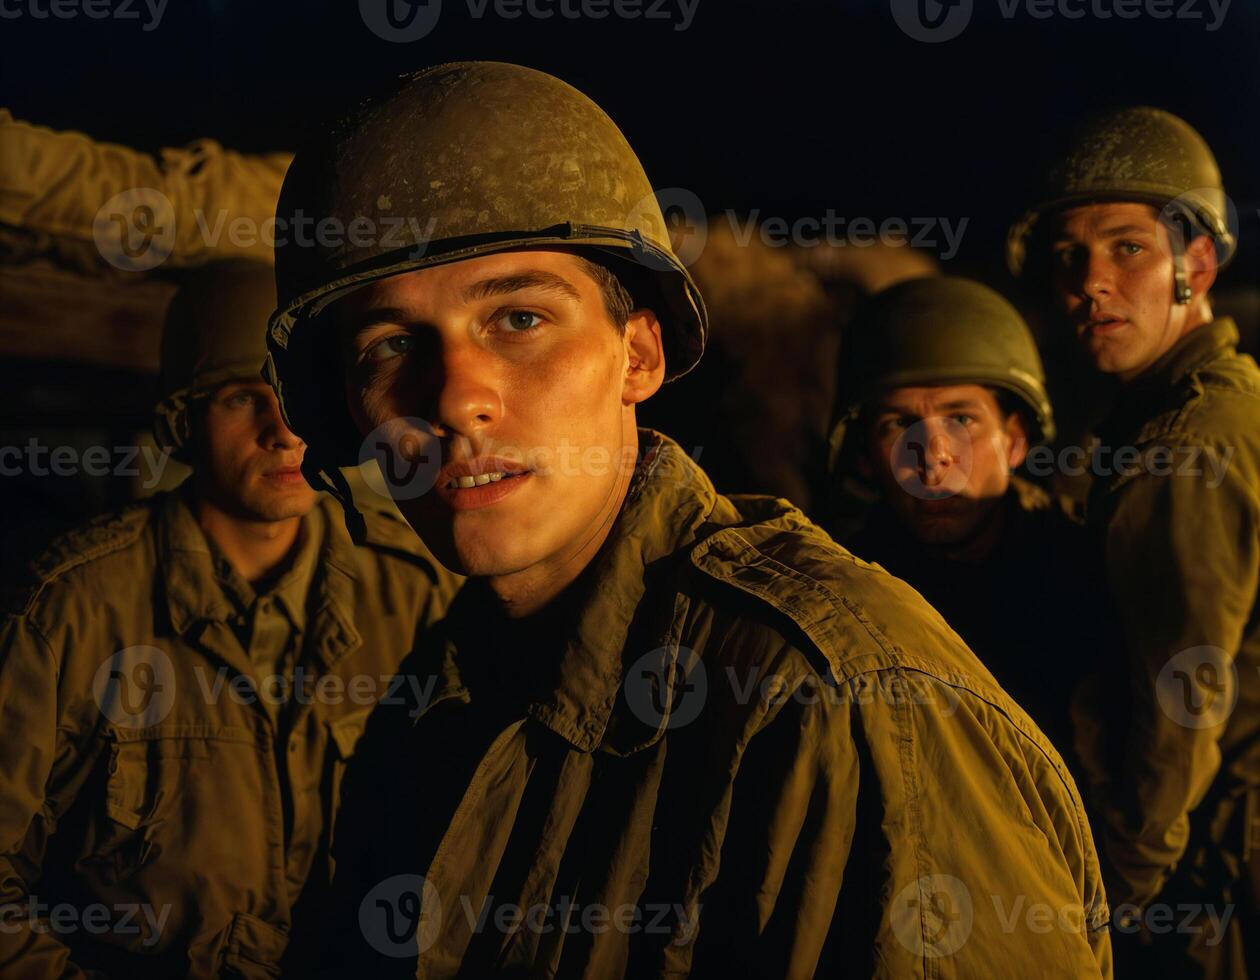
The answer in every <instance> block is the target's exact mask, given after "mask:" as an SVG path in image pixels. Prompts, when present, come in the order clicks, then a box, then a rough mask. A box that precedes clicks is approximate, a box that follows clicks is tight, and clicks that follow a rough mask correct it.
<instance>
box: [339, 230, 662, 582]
mask: <svg viewBox="0 0 1260 980" xmlns="http://www.w3.org/2000/svg"><path fill="white" fill-rule="evenodd" d="M336 315H337V317H338V323H339V325H340V328H341V332H342V338H343V344H342V346H343V357H344V362H345V365H346V385H347V399H348V405H349V408H350V412H351V415H352V416H353V417H354V419H355V421H356V423H357V424H358V426H359V429H360V431H361V432H363V433H364V434H367V433H372V432H374V431H377V430H378V429H379V427H381V426H382V425H386V426H392V432H391V434H390V436H389V439H390V441H391V444H393V445H397V446H398V448H399V452H400V454H401V455H402V456H404V457H409V458H421V457H424V458H427V459H433V460H436V461H439V462H440V469H438V470H437V473H436V479H435V481H434V483H433V486H432V488H431V489H427V490H426V491H425V492H421V493H419V494H418V495H415V494H411V493H399V492H397V490H396V489H395V487H394V486H393V485H391V487H390V492H391V493H392V494H393V495H394V497H395V500H396V501H397V503H398V506H399V509H400V510H401V511H402V512H403V514H404V516H406V518H407V520H408V522H409V523H410V524H411V526H412V527H413V528H415V530H416V531H417V533H418V534H419V535H420V537H421V538H422V539H423V540H424V541H425V543H426V544H427V545H428V546H429V547H430V548H431V549H432V550H433V552H434V554H435V555H436V556H437V557H438V558H439V560H440V561H441V562H442V563H443V564H444V565H446V566H447V567H448V568H451V569H453V570H455V571H458V572H461V573H463V574H467V575H476V576H488V577H493V576H498V577H506V576H512V575H517V574H518V573H520V574H525V573H528V574H529V575H530V576H533V575H536V574H537V575H545V574H546V572H547V570H548V569H560V568H563V567H566V566H568V565H571V564H572V563H574V562H575V561H576V560H578V559H577V558H576V556H581V555H584V554H585V551H584V549H587V548H588V547H589V546H590V545H591V543H592V542H597V541H602V539H603V535H604V534H606V532H607V530H608V528H609V527H610V526H611V523H612V521H613V520H614V519H615V517H616V514H617V512H618V510H619V508H620V505H621V501H622V499H623V498H624V494H625V489H626V487H627V486H628V484H629V480H630V477H631V475H632V473H633V456H634V451H635V447H636V446H637V435H636V429H635V415H634V406H635V405H636V404H637V403H638V402H639V401H642V400H643V399H645V398H647V397H648V396H649V395H650V394H652V393H653V392H654V391H655V390H656V388H657V387H659V386H660V383H661V381H662V379H663V373H664V361H663V358H662V355H661V346H660V327H659V325H658V324H657V322H656V318H655V317H654V316H653V315H652V314H651V313H650V312H649V311H638V312H636V313H634V314H632V315H631V317H630V320H629V322H628V323H627V324H626V325H625V330H624V332H622V331H619V330H618V329H617V325H614V324H613V323H612V321H611V319H610V316H609V313H608V311H607V309H606V307H605V302H604V297H603V294H602V292H601V290H600V287H599V285H598V284H597V283H596V281H595V280H594V279H593V278H591V276H590V275H589V274H588V273H587V271H586V269H585V268H584V266H583V265H582V263H581V262H580V261H579V260H578V259H577V258H576V257H575V256H574V255H572V254H569V253H567V252H564V251H559V250H531V251H517V252H504V253H500V254H495V255H487V256H480V257H477V258H473V259H467V260H464V261H461V262H453V263H450V264H447V265H439V266H434V267H431V268H427V269H419V270H416V271H414V272H408V273H404V274H401V275H397V276H392V277H390V278H388V279H384V280H381V281H379V282H376V283H374V284H372V285H370V286H367V287H364V288H363V289H361V290H358V291H357V292H355V293H352V294H351V295H350V296H348V297H346V298H345V299H344V300H342V301H340V303H338V306H337V311H336ZM395 420H401V421H395ZM400 433H401V434H400ZM596 547H597V545H596Z"/></svg>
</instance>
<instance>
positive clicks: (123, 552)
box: [8, 495, 163, 612]
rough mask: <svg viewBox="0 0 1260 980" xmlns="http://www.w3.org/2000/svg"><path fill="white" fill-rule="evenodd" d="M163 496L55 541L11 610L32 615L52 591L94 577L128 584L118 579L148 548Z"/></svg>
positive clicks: (30, 567) (30, 569)
mask: <svg viewBox="0 0 1260 980" xmlns="http://www.w3.org/2000/svg"><path fill="white" fill-rule="evenodd" d="M162 496H163V495H159V496H158V497H154V498H150V499H148V500H144V501H140V502H138V503H135V504H132V505H130V506H128V507H124V508H123V509H121V510H117V511H113V512H110V513H105V514H101V515H99V516H97V517H94V518H92V519H91V520H89V521H87V522H85V523H84V524H81V525H79V526H78V527H75V528H73V529H71V530H69V531H66V532H64V533H62V534H60V535H58V536H57V537H55V538H54V539H53V540H52V541H51V542H50V543H49V544H48V546H47V547H45V548H44V550H43V551H42V552H40V553H39V554H38V555H37V556H36V557H35V558H33V559H32V560H31V561H30V562H29V563H28V564H27V567H26V571H25V575H24V576H23V578H22V579H21V580H20V582H19V583H18V585H17V587H16V589H15V590H14V593H13V595H11V596H10V598H9V602H8V605H9V609H10V611H16V612H29V611H30V610H31V609H32V608H33V607H34V606H35V605H36V603H38V602H39V601H40V599H41V597H44V596H46V594H47V592H48V591H49V589H50V588H51V587H53V586H60V587H62V588H63V589H71V590H72V589H74V588H76V587H78V586H82V585H85V584H87V582H88V581H89V580H92V579H95V578H101V579H102V580H109V581H112V582H114V583H115V584H116V583H117V582H119V581H125V580H126V579H124V578H119V577H118V576H120V575H125V574H126V571H127V569H126V567H124V566H129V565H132V564H134V554H133V553H134V551H135V549H137V548H138V547H143V546H144V543H145V541H146V539H147V536H148V535H149V534H150V533H151V531H152V528H153V525H154V517H155V514H156V512H157V510H158V508H159V507H160V506H161V499H160V498H161V497H162ZM116 566H117V567H116Z"/></svg>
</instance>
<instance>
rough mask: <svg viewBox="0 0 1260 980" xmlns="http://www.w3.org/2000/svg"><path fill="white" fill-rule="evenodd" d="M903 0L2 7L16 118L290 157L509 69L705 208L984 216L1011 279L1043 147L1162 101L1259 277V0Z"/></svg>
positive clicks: (146, 140)
mask: <svg viewBox="0 0 1260 980" xmlns="http://www.w3.org/2000/svg"><path fill="white" fill-rule="evenodd" d="M6 2H7V3H8V4H9V5H10V6H13V5H15V4H21V5H25V4H27V3H29V2H31V0H6ZM38 2H41V3H45V4H46V3H47V2H48V0H38ZM114 2H117V0H114ZM645 2H648V0H645ZM890 2H891V0H779V2H768V0H767V2H760V3H749V2H744V0H698V6H697V7H696V10H695V17H694V21H693V23H692V24H691V26H690V27H689V28H688V29H687V30H684V31H677V30H674V24H672V23H670V22H666V21H660V20H646V19H640V20H637V21H632V20H618V19H615V18H613V17H609V18H608V19H605V20H602V21H596V20H580V21H574V20H565V19H563V18H561V17H559V16H556V17H553V18H551V19H550V20H534V19H531V18H529V17H528V16H522V17H520V18H519V19H515V20H504V19H501V18H499V17H497V16H495V15H494V14H493V12H491V11H488V12H487V14H486V16H485V17H484V18H481V19H474V18H473V17H471V16H470V15H469V12H468V7H467V4H466V2H465V0H445V2H444V4H443V7H442V14H441V18H440V20H439V22H438V25H437V27H436V28H435V29H434V30H433V31H432V33H430V34H429V35H428V36H427V37H425V38H423V39H421V40H419V41H417V42H414V43H411V44H396V43H390V42H387V41H384V40H381V39H380V38H378V37H376V36H375V35H374V34H372V33H371V32H370V31H369V30H368V29H367V28H366V27H365V25H364V23H363V20H362V18H361V17H360V14H359V7H358V4H357V3H356V2H355V0H336V2H334V0H323V2H314V0H308V2H279V0H267V2H259V0H170V2H169V4H168V6H167V8H166V10H165V11H164V13H163V16H162V18H161V21H160V24H159V26H158V27H157V28H156V29H155V30H152V31H150V32H147V33H146V32H144V31H143V30H142V27H141V22H139V21H135V20H127V21H122V20H103V21H91V20H88V19H87V18H86V17H83V16H80V17H79V18H77V19H75V20H54V19H49V20H45V21H36V20H34V19H32V18H31V17H29V16H24V17H22V18H21V19H17V20H7V21H6V20H0V80H2V82H3V86H4V87H3V92H4V104H7V105H8V106H9V107H10V108H11V109H12V111H13V114H14V115H15V116H16V117H17V118H19V119H25V120H28V121H31V122H36V123H41V124H43V125H47V126H50V127H53V128H55V129H76V130H81V131H83V132H85V133H87V134H88V135H90V136H92V137H94V138H96V139H100V140H108V141H116V142H120V143H124V144H127V145H130V146H134V147H136V148H140V149H148V150H153V151H156V150H158V149H160V148H161V147H162V146H173V145H182V144H184V143H187V142H189V141H191V140H193V139H197V138H199V137H205V136H209V137H213V138H215V139H218V140H219V141H220V142H222V143H223V144H224V145H226V146H229V147H233V148H235V149H239V150H244V151H251V152H261V151H267V150H291V149H293V148H294V146H295V144H296V142H297V140H298V139H299V138H300V136H301V134H302V132H303V128H304V126H305V125H308V124H309V123H310V121H311V120H313V119H315V118H318V117H320V116H322V115H324V114H326V113H328V112H329V111H331V110H332V109H333V108H334V107H335V106H337V105H340V104H341V103H343V102H345V101H346V100H348V99H351V98H353V97H354V95H355V94H356V93H360V92H362V91H364V90H365V89H367V88H369V87H371V86H372V84H373V82H374V81H375V80H377V79H381V78H385V77H387V76H390V75H394V74H397V73H401V72H404V71H411V70H415V69H418V68H423V67H425V66H428V65H432V64H436V63H439V62H443V61H451V60H458V59H465V58H476V59H492V60H504V61H513V62H517V63H521V64H526V65H530V66H532V67H536V68H541V69H543V70H545V71H548V72H551V73H553V74H556V75H559V76H560V77H561V78H564V79H565V80H566V81H569V82H571V83H572V84H574V85H576V86H577V87H578V88H580V89H581V90H582V91H584V92H586V93H587V94H588V95H590V96H591V97H592V98H594V99H595V101H596V102H598V103H599V104H600V105H601V106H603V107H604V108H605V109H606V110H607V111H608V112H609V114H610V115H611V116H612V117H613V118H614V119H615V120H616V121H617V123H618V124H619V125H620V126H621V128H622V130H623V131H624V132H625V133H626V135H627V136H628V138H629V139H630V142H631V143H632V145H633V146H634V147H635V149H636V150H637V151H638V153H639V155H640V157H641V159H642V160H643V163H644V166H645V168H646V169H647V172H648V176H649V177H650V178H651V179H652V181H653V184H654V185H655V186H657V187H675V186H678V187H685V188H689V189H691V190H693V191H694V192H695V193H697V194H698V195H699V196H700V198H701V200H702V201H703V202H704V204H705V206H706V207H707V208H708V209H709V210H710V211H715V210H722V209H726V208H735V209H738V210H741V211H747V210H749V209H752V208H760V209H761V210H762V213H763V214H767V215H768V214H774V215H782V216H784V217H787V218H789V219H790V218H792V217H794V216H798V215H821V214H823V213H824V212H825V211H826V209H828V208H832V209H834V211H835V212H836V213H837V214H840V215H843V216H857V215H865V216H871V217H873V218H875V219H876V220H878V219H879V218H880V217H882V216H886V215H897V216H905V217H909V216H941V215H944V216H949V217H951V218H952V219H954V220H956V219H957V218H959V217H963V216H966V217H968V218H969V219H970V220H969V224H968V228H967V234H966V235H965V237H964V240H963V248H962V251H961V252H960V253H959V256H958V258H957V260H956V268H951V269H950V270H948V271H960V272H972V273H976V274H982V275H986V276H987V277H990V278H993V279H995V280H996V281H997V282H998V283H1001V282H1002V265H1001V243H1002V239H1003V235H1004V233H1005V229H1006V225H1007V223H1008V222H1009V220H1010V219H1011V218H1012V217H1013V216H1015V215H1016V214H1017V213H1018V212H1019V211H1020V210H1021V209H1022V207H1023V205H1024V204H1025V199H1024V193H1025V190H1026V188H1027V187H1028V186H1029V181H1028V178H1029V174H1030V171H1031V170H1035V169H1036V163H1037V161H1039V160H1040V158H1041V152H1040V151H1041V150H1042V148H1044V147H1046V146H1047V145H1049V144H1050V142H1051V141H1052V140H1053V139H1054V138H1055V135H1056V131H1057V130H1059V129H1061V128H1062V126H1063V125H1064V124H1065V123H1067V122H1068V121H1070V120H1073V119H1075V118H1077V117H1078V116H1079V115H1080V114H1081V113H1082V112H1083V111H1094V110H1098V109H1103V108H1106V107H1108V106H1117V105H1126V104H1135V103H1137V104H1142V103H1145V104H1151V105H1156V106H1160V107H1162V108H1165V109H1168V110H1170V111H1172V112H1174V113H1176V114H1178V115H1181V116H1183V117H1184V118H1186V119H1187V120H1188V121H1189V122H1190V123H1191V124H1192V125H1194V126H1195V127H1196V128H1197V129H1198V130H1199V131H1200V132H1201V133H1202V134H1203V135H1204V136H1205V137H1206V139H1207V141H1208V143H1209V144H1210V145H1211V146H1212V147H1213V149H1214V151H1215V153H1216V155H1217V158H1218V160H1219V162H1220V165H1221V169H1222V171H1223V173H1224V174H1225V177H1226V185H1227V189H1228V191H1229V193H1230V195H1231V197H1232V198H1233V199H1234V201H1235V203H1236V205H1237V206H1238V210H1239V213H1240V215H1241V216H1242V217H1243V218H1244V227H1243V232H1244V235H1243V243H1244V245H1243V249H1244V251H1242V252H1240V254H1239V256H1238V260H1237V261H1238V263H1239V264H1245V265H1247V266H1248V272H1249V274H1254V272H1255V260H1254V258H1253V256H1252V255H1251V250H1250V249H1247V247H1246V246H1247V245H1248V244H1249V243H1248V241H1247V239H1248V238H1252V239H1254V236H1251V235H1247V234H1246V232H1247V231H1248V230H1249V228H1251V227H1254V224H1255V215H1256V208H1257V206H1260V167H1258V166H1257V164H1258V163H1260V126H1258V125H1257V123H1258V122H1260V68H1258V67H1257V65H1258V59H1260V11H1258V10H1257V7H1260V5H1258V4H1256V3H1255V2H1254V0H1232V2H1231V3H1230V6H1229V9H1228V12H1227V13H1226V15H1225V17H1224V19H1223V22H1222V25H1221V26H1220V27H1219V28H1218V29H1217V30H1215V31H1208V30H1207V25H1208V22H1209V21H1210V20H1211V11H1210V8H1209V7H1208V6H1207V3H1206V0H1192V2H1193V3H1194V6H1193V7H1192V8H1191V10H1193V11H1197V12H1199V13H1201V14H1202V18H1201V19H1199V20H1192V19H1177V18H1170V19H1168V20H1162V21H1161V20H1158V19H1154V18H1152V17H1150V16H1142V17H1140V18H1138V19H1132V20H1122V19H1120V18H1118V17H1115V16H1113V17H1112V18H1110V19H1099V18H1098V17H1096V16H1093V15H1091V14H1089V13H1088V10H1089V6H1088V5H1089V4H1090V3H1095V4H1099V3H1101V4H1104V5H1106V6H1107V7H1110V5H1111V4H1112V3H1114V0H1066V2H1068V3H1069V4H1070V5H1071V7H1072V9H1078V8H1079V9H1084V10H1085V11H1086V12H1087V14H1086V16H1084V17H1081V18H1080V19H1076V20H1073V19H1069V18H1066V17H1063V16H1059V15H1056V16H1054V17H1051V18H1049V19H1044V20H1042V19H1037V18H1035V17H1032V16H1030V15H1029V13H1028V12H1027V10H1026V9H1024V8H1022V7H1021V9H1020V11H1019V12H1018V13H1016V15H1015V16H1014V17H1012V18H1010V19H1007V18H1005V17H1004V16H1003V15H1002V11H1001V7H1000V6H999V3H998V0H974V4H975V6H974V12H973V16H972V19H971V22H970V24H969V25H968V27H967V28H966V29H965V30H964V31H963V32H962V34H961V36H959V37H957V38H955V39H953V40H950V41H947V42H944V43H935V44H929V43H923V42H919V41H916V40H913V39H912V38H910V37H909V36H907V35H906V34H905V33H903V32H902V30H901V29H900V28H899V27H898V26H897V24H896V23H895V22H894V20H893V17H892V15H891V11H890ZM1186 3H1187V0H1172V10H1173V11H1174V12H1175V11H1176V10H1178V9H1179V8H1180V7H1182V6H1183V5H1184V4H1186ZM137 4H138V7H137V9H138V10H140V11H141V12H143V6H142V0H137ZM20 9H25V7H24V6H23V7H22V8H20ZM669 9H674V8H673V7H670V8H669ZM145 16H147V15H145ZM1253 277H1254V276H1253Z"/></svg>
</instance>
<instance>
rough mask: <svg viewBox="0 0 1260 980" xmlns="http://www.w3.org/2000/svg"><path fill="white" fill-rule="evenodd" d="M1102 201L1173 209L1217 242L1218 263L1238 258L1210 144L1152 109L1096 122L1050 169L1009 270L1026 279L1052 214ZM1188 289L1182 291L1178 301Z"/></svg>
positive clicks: (1014, 238)
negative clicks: (1036, 238)
mask: <svg viewBox="0 0 1260 980" xmlns="http://www.w3.org/2000/svg"><path fill="white" fill-rule="evenodd" d="M1098 201H1136V202H1141V203H1146V204H1152V205H1154V206H1155V207H1157V208H1160V209H1161V210H1164V209H1167V212H1166V217H1167V218H1168V219H1169V220H1170V221H1175V222H1176V223H1177V224H1178V225H1181V226H1183V227H1184V228H1185V229H1186V233H1184V238H1185V239H1188V238H1189V237H1191V236H1192V235H1193V234H1206V235H1210V236H1211V237H1212V239H1213V241H1214V242H1215V243H1216V249H1217V255H1218V259H1219V260H1220V261H1221V262H1224V261H1225V260H1227V259H1228V258H1229V257H1230V256H1231V255H1232V254H1233V250H1234V246H1235V244H1236V242H1235V236H1234V234H1233V232H1232V231H1231V229H1230V224H1231V215H1230V213H1229V202H1228V199H1227V198H1226V196H1225V187H1224V185H1223V184H1222V182H1221V172H1220V169H1219V168H1218V167H1217V165H1216V159H1215V157H1213V156H1212V151H1211V149H1209V148H1208V145H1207V143H1206V142H1204V140H1203V137H1202V136H1200V135H1199V134H1198V133H1197V132H1195V130H1194V128H1193V127H1191V126H1190V124H1189V123H1187V122H1186V121H1185V120H1183V119H1179V118H1178V117H1177V116H1174V115H1173V114H1172V113H1170V112H1165V111H1163V110H1162V109H1152V108H1150V107H1149V106H1141V107H1137V108H1129V109H1121V110H1119V111H1115V112H1110V113H1107V114H1105V115H1102V116H1099V117H1097V118H1095V119H1092V120H1090V121H1089V122H1088V123H1086V125H1085V126H1083V127H1082V128H1081V129H1080V130H1079V131H1078V132H1077V133H1076V134H1075V136H1073V137H1072V138H1071V139H1070V140H1069V141H1068V145H1067V149H1066V150H1065V152H1064V153H1063V155H1062V156H1061V157H1060V158H1059V159H1057V160H1056V161H1055V162H1054V163H1053V165H1052V166H1051V167H1050V168H1049V169H1048V171H1047V172H1046V174H1045V177H1044V180H1043V187H1042V189H1041V192H1040V202H1039V203H1038V204H1037V205H1036V207H1034V208H1032V209H1031V210H1029V211H1028V212H1027V213H1026V214H1025V215H1024V216H1023V217H1022V218H1020V220H1018V221H1016V222H1015V224H1013V225H1012V226H1011V229H1010V232H1009V233H1008V235H1007V240H1006V262H1007V266H1008V267H1009V268H1010V270H1011V273H1012V274H1013V275H1015V276H1019V275H1021V274H1022V273H1023V271H1024V269H1025V266H1026V265H1027V261H1028V246H1029V239H1030V238H1031V237H1032V235H1033V232H1034V229H1035V228H1036V226H1037V222H1038V221H1039V220H1040V219H1041V218H1042V217H1044V216H1045V215H1047V214H1050V213H1052V212H1055V211H1061V210H1063V209H1065V208H1070V207H1075V206H1077V205H1081V204H1089V203H1093V202H1098ZM1184 285H1185V284H1184V283H1183V282H1179V283H1178V290H1179V292H1178V296H1179V297H1180V296H1181V295H1182V293H1181V290H1182V289H1183V288H1184Z"/></svg>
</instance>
